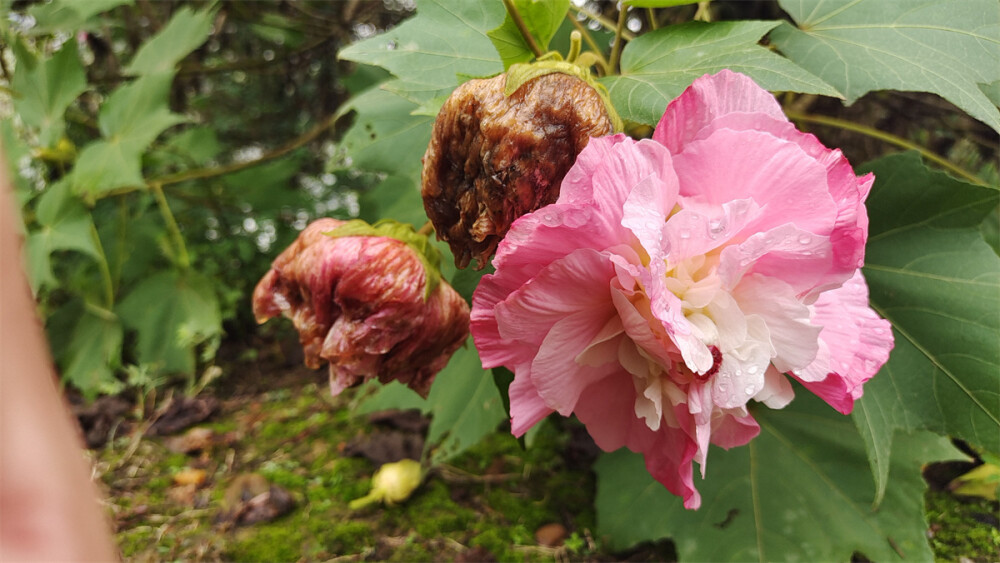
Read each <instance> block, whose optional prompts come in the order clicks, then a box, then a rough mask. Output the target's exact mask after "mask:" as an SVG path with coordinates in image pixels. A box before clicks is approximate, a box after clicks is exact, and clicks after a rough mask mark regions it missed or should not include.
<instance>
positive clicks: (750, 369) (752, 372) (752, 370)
mask: <svg viewBox="0 0 1000 563" xmlns="http://www.w3.org/2000/svg"><path fill="white" fill-rule="evenodd" d="M758 369H759V368H758V367H757V366H750V367H748V368H747V373H749V374H750V375H755V374H756V373H757V370H758Z"/></svg>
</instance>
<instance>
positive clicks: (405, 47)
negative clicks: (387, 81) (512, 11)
mask: <svg viewBox="0 0 1000 563" xmlns="http://www.w3.org/2000/svg"><path fill="white" fill-rule="evenodd" d="M505 13H506V12H505V11H504V9H503V4H501V3H500V2H467V1H462V0H422V1H421V2H420V6H419V8H418V9H417V15H416V16H415V17H413V18H410V19H409V20H407V21H405V22H403V24H401V25H400V26H398V27H396V28H393V29H391V30H389V31H388V32H386V33H383V34H381V35H377V36H375V37H372V38H370V39H365V40H364V41H359V42H358V43H355V44H353V45H351V46H349V47H347V48H345V49H343V50H341V51H340V52H339V53H338V54H337V56H338V57H339V58H341V59H346V60H349V61H355V62H359V63H366V64H372V65H377V66H381V67H383V68H385V69H386V70H388V71H389V72H391V73H393V74H394V75H396V76H397V77H398V78H401V79H403V80H404V81H407V82H417V83H422V84H436V85H437V86H438V87H439V88H447V87H449V86H450V87H454V86H457V85H458V83H459V79H458V75H467V76H489V75H493V74H496V73H498V72H500V71H502V70H503V64H502V63H501V62H500V57H499V56H498V55H497V52H496V49H494V47H493V43H492V42H491V41H490V39H489V37H487V35H486V34H487V32H488V31H489V30H491V29H493V28H495V27H497V26H498V25H500V23H501V22H502V21H503V18H504V14H505Z"/></svg>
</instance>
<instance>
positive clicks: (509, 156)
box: [421, 72, 613, 269]
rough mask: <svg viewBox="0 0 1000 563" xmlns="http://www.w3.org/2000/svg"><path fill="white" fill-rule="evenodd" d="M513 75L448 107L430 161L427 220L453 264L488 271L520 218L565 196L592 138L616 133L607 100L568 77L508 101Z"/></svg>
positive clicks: (462, 94) (550, 78)
mask: <svg viewBox="0 0 1000 563" xmlns="http://www.w3.org/2000/svg"><path fill="white" fill-rule="evenodd" d="M507 77H508V75H507V74H501V75H499V76H496V77H494V78H489V79H478V80H470V81H468V82H466V83H465V84H462V85H461V86H459V87H458V88H457V89H456V90H455V92H454V93H453V94H452V95H451V97H450V98H449V99H448V101H446V102H445V104H444V106H443V107H442V108H441V112H440V113H439V114H438V117H437V120H436V121H435V123H434V132H433V134H432V136H431V142H430V145H429V146H428V147H427V153H426V154H425V155H424V169H423V182H422V184H423V185H422V189H421V192H422V195H423V199H424V208H425V209H426V211H427V216H428V217H429V218H430V220H431V221H432V222H433V224H434V228H435V230H436V231H437V235H438V237H439V238H440V239H441V240H444V241H447V242H448V244H449V245H451V251H452V253H453V254H454V255H455V264H456V265H457V266H458V267H459V268H464V267H466V266H468V264H469V262H470V261H471V259H472V258H475V259H476V260H477V261H478V268H479V269H482V268H483V267H484V266H485V265H486V262H487V261H488V260H489V258H490V256H492V255H493V252H494V251H495V250H496V247H497V244H498V243H499V242H500V240H501V239H503V237H504V235H505V234H506V233H507V229H508V228H510V224H511V223H513V222H514V220H515V219H517V218H518V217H520V216H521V215H523V214H525V213H528V212H530V211H534V210H536V209H538V208H539V207H542V206H544V205H548V204H550V203H552V202H554V201H555V200H556V198H558V197H559V185H560V182H562V179H563V176H565V175H566V171H567V170H569V168H570V167H571V166H572V165H573V162H574V161H575V160H576V155H577V154H579V152H580V151H581V150H583V147H585V146H586V145H587V141H588V140H589V139H590V137H597V136H602V135H607V134H610V133H612V130H613V122H612V118H611V117H610V116H609V114H608V109H607V108H606V106H605V102H604V100H603V99H602V98H601V96H600V94H599V93H598V92H597V90H595V89H594V88H593V87H592V86H590V85H589V84H587V82H585V81H584V80H581V79H580V78H577V77H576V76H570V75H568V74H564V73H561V72H553V73H550V74H544V75H542V76H538V77H536V78H532V79H530V80H528V81H527V82H525V83H524V84H522V85H521V86H520V87H518V88H517V90H516V91H514V92H513V93H512V94H510V95H509V96H505V95H504V89H505V85H506V81H507Z"/></svg>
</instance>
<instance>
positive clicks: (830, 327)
mask: <svg viewBox="0 0 1000 563" xmlns="http://www.w3.org/2000/svg"><path fill="white" fill-rule="evenodd" d="M873 181H874V178H873V176H872V175H870V174H869V175H866V176H864V177H861V178H858V177H856V176H855V175H854V172H853V171H852V169H851V166H850V164H849V163H848V162H847V160H846V159H845V158H844V156H843V155H842V154H841V153H840V151H838V150H830V149H827V148H826V147H824V146H823V145H822V144H820V142H819V141H818V140H817V139H816V138H815V137H813V136H812V135H809V134H806V133H802V132H800V131H798V130H796V129H795V127H794V126H793V125H792V124H791V123H789V121H788V120H787V119H786V118H785V116H784V114H783V113H782V111H781V107H780V106H779V105H778V103H777V102H776V101H775V100H774V98H773V97H772V96H771V95H770V94H768V93H767V92H766V91H764V90H763V89H761V88H760V87H759V86H757V85H756V84H755V83H754V82H753V81H752V80H750V79H749V78H748V77H746V76H743V75H741V74H736V73H733V72H729V71H722V72H720V73H718V74H716V75H713V76H707V75H706V76H703V77H701V78H699V79H698V80H696V81H695V82H694V84H692V85H691V87H690V88H688V89H687V90H686V91H685V92H684V93H683V94H682V95H681V96H680V97H679V98H677V99H676V100H675V101H674V102H672V103H671V104H670V105H669V106H668V107H667V110H666V113H664V115H663V118H662V119H661V120H660V123H659V124H658V126H657V127H656V130H655V133H654V135H653V139H652V140H641V141H634V140H632V139H630V138H628V137H625V136H624V135H616V136H612V137H602V138H597V139H592V140H591V142H590V143H589V144H588V145H587V147H586V148H585V149H584V150H583V152H581V153H580V155H579V157H578V158H577V161H576V164H575V165H574V166H573V168H572V169H570V171H569V172H568V173H567V175H566V177H565V179H564V180H563V183H562V189H561V193H560V195H559V199H558V201H557V202H556V203H554V204H552V205H549V206H546V207H543V208H541V209H539V210H538V211H536V212H534V213H530V214H527V215H524V216H523V217H521V218H520V219H518V220H517V221H516V222H515V223H514V224H513V226H512V227H511V229H510V231H509V232H508V234H507V236H506V238H505V239H504V240H503V242H502V243H501V244H500V246H499V248H498V251H497V254H496V257H495V259H494V262H493V263H494V266H495V267H496V273H495V274H494V275H490V276H486V277H484V278H483V280H482V282H481V283H480V285H479V288H478V289H477V290H476V293H475V297H474V300H473V310H472V334H473V337H474V338H475V342H476V347H477V348H478V349H479V353H480V356H481V357H482V360H483V366H484V367H487V368H489V367H496V366H501V365H503V366H508V367H509V368H511V369H512V370H513V371H514V374H515V378H514V381H513V383H512V384H511V386H510V400H511V426H512V431H513V433H514V434H515V435H518V436H520V435H521V434H523V433H524V432H525V431H526V430H528V428H530V427H531V426H532V425H534V424H535V423H537V422H538V421H540V420H541V419H542V418H544V417H545V416H547V415H548V414H549V413H551V412H553V411H555V412H559V413H560V414H561V415H564V416H568V415H570V414H576V416H577V417H578V418H579V419H580V420H581V421H582V422H583V423H584V424H585V425H586V427H587V430H588V431H589V432H590V434H591V436H593V438H594V440H595V441H596V442H597V444H598V445H599V446H600V447H601V448H602V449H604V450H606V451H611V450H615V449H618V448H620V447H622V446H625V447H628V448H629V449H631V450H633V451H636V452H640V453H642V454H643V455H644V457H645V460H646V467H647V469H648V470H649V472H650V473H651V474H652V475H653V477H654V478H656V479H657V480H658V481H659V482H661V483H662V484H663V485H665V486H666V487H667V488H668V489H669V490H670V491H671V492H673V493H674V494H676V495H679V496H681V497H682V498H683V499H684V506H686V507H688V508H697V507H698V506H699V505H700V503H701V499H700V496H699V495H698V492H697V491H696V490H695V487H694V482H693V478H692V461H697V462H698V463H699V465H700V467H701V470H702V475H703V476H704V470H705V461H706V456H707V453H708V445H709V444H710V443H712V444H716V445H718V446H721V447H723V448H730V447H733V446H739V445H743V444H745V443H747V442H748V441H749V440H750V439H751V438H753V437H754V436H756V435H757V433H758V432H759V430H760V427H759V426H758V425H757V423H756V421H755V420H754V419H753V417H752V416H751V414H750V412H749V411H748V410H747V403H748V401H750V400H751V399H753V400H755V401H759V402H762V403H764V404H765V405H767V406H769V407H772V408H781V407H784V406H785V405H787V404H788V402H789V401H791V399H792V395H793V392H792V387H791V385H790V383H789V381H788V379H787V377H786V376H791V377H793V378H795V379H797V380H798V381H800V382H802V384H803V385H804V386H805V387H806V388H807V389H809V390H810V391H812V392H813V393H816V394H817V395H819V396H820V397H821V398H823V399H824V400H825V401H826V402H828V403H829V404H830V405H832V406H833V407H834V408H836V409H837V410H838V411H840V412H842V413H845V414H846V413H849V412H850V411H851V409H852V407H853V404H854V400H855V399H857V398H858V397H860V396H861V392H862V390H861V386H862V384H863V383H864V382H865V381H867V380H868V379H869V378H871V377H872V376H873V375H875V373H876V372H877V371H878V370H879V369H880V368H881V367H882V365H883V364H884V363H885V362H886V360H887V359H888V357H889V351H890V350H891V348H892V344H893V341H892V333H891V330H890V327H889V323H888V322H887V321H885V320H883V319H880V318H879V317H878V316H877V315H876V314H875V313H874V312H873V311H872V310H871V309H870V308H869V306H868V288H867V286H866V284H865V281H864V278H863V277H862V276H861V272H860V270H859V268H860V267H861V265H862V263H863V260H864V244H865V240H866V238H867V231H868V218H867V215H866V212H865V207H864V199H865V197H867V195H868V191H869V189H870V188H871V185H872V182H873Z"/></svg>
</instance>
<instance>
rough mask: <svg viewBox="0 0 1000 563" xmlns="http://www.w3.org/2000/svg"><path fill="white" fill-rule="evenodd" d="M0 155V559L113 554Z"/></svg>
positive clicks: (102, 557)
mask: <svg viewBox="0 0 1000 563" xmlns="http://www.w3.org/2000/svg"><path fill="white" fill-rule="evenodd" d="M7 170H8V168H7V166H6V163H5V162H3V160H2V159H0V264H2V265H3V266H2V267H0V358H2V359H3V364H2V366H3V367H2V368H0V561H114V560H117V559H118V554H117V553H116V550H115V549H114V547H113V543H112V540H111V533H110V528H109V526H108V521H107V519H106V517H105V514H104V513H103V510H102V509H101V507H100V505H99V503H98V498H99V497H98V492H97V488H96V487H95V485H94V483H93V482H92V481H91V479H90V472H91V468H90V466H89V464H88V463H87V462H86V460H85V458H84V454H83V443H82V441H81V438H80V434H79V430H78V428H77V427H76V425H75V424H74V422H73V421H72V419H71V417H70V413H69V409H68V405H67V404H66V402H65V400H64V398H63V397H62V395H61V393H60V391H59V387H58V385H57V382H56V374H55V369H54V367H53V365H52V360H51V358H50V356H49V350H48V347H47V345H46V342H45V337H44V332H43V330H42V325H41V323H40V321H39V319H38V317H37V316H36V314H35V302H34V300H33V299H32V296H31V292H30V290H29V288H28V283H27V279H26V277H25V274H24V270H23V268H22V267H21V264H23V261H22V255H21V246H22V241H21V237H20V236H19V234H18V229H17V227H16V225H17V223H16V221H17V218H16V217H17V215H16V213H17V212H16V210H15V209H14V206H13V201H14V194H13V189H12V186H11V182H10V180H9V178H8V177H7Z"/></svg>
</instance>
